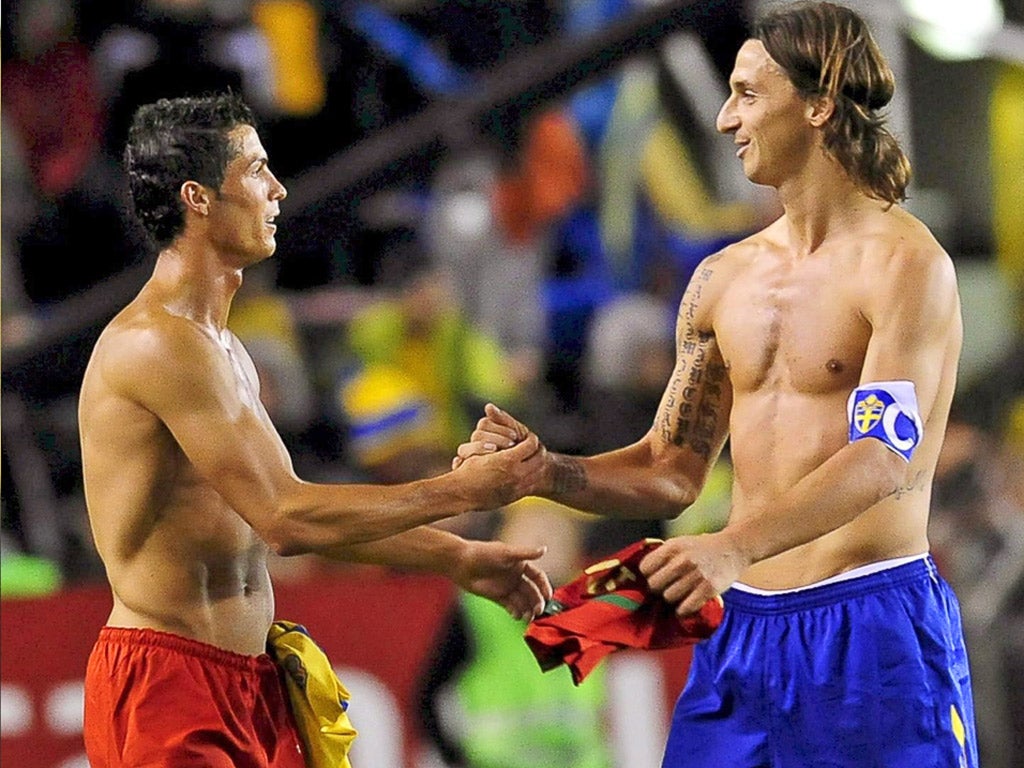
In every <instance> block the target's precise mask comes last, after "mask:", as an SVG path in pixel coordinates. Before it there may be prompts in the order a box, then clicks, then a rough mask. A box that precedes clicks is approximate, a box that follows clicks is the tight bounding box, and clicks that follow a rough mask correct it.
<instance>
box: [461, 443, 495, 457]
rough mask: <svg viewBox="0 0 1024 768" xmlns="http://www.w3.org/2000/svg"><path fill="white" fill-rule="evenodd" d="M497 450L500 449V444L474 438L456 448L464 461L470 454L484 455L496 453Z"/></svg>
mask: <svg viewBox="0 0 1024 768" xmlns="http://www.w3.org/2000/svg"><path fill="white" fill-rule="evenodd" d="M496 450H498V446H496V445H495V444H494V443H493V442H487V441H486V440H483V441H477V440H474V441H472V442H469V443H463V444H462V445H460V446H459V447H458V448H457V449H456V453H457V454H458V456H457V458H460V459H462V461H465V460H466V459H468V458H469V457H470V456H483V455H485V454H488V453H494V452H495V451H496Z"/></svg>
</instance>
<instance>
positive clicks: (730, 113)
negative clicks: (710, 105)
mask: <svg viewBox="0 0 1024 768" xmlns="http://www.w3.org/2000/svg"><path fill="white" fill-rule="evenodd" d="M734 98H735V97H733V96H730V97H729V98H728V99H726V100H725V103H724V104H723V105H722V108H721V109H720V110H718V117H717V118H715V128H716V129H718V132H719V133H732V132H733V131H735V130H736V129H737V128H739V120H738V119H737V117H736V111H735V110H734V109H733V101H734Z"/></svg>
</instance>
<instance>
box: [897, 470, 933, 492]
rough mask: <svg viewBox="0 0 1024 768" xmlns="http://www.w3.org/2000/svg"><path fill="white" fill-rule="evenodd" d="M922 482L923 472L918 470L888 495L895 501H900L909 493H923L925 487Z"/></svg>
mask: <svg viewBox="0 0 1024 768" xmlns="http://www.w3.org/2000/svg"><path fill="white" fill-rule="evenodd" d="M924 480H925V477H924V470H923V469H919V470H918V471H917V472H915V473H914V476H913V477H912V478H910V479H909V480H907V482H906V483H905V484H904V485H900V486H897V487H896V488H894V489H893V490H892V491H891V492H890V493H889V495H890V496H895V497H896V498H897V499H902V498H903V497H904V496H906V495H907V494H908V493H910V492H911V491H923V490H924V487H925V485H926V484H925V481H924Z"/></svg>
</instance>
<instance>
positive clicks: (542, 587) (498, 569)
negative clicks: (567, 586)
mask: <svg viewBox="0 0 1024 768" xmlns="http://www.w3.org/2000/svg"><path fill="white" fill-rule="evenodd" d="M545 549H546V548H545V547H513V546H511V545H509V544H505V543H504V542H500V541H471V542H468V549H467V551H466V554H465V556H464V557H462V558H461V559H460V561H459V563H458V564H457V565H456V567H455V571H454V573H453V574H452V580H453V581H454V582H455V583H456V584H458V585H459V586H460V587H462V589H464V590H466V591H467V592H472V593H473V594H474V595H479V596H480V597H486V598H487V599H488V600H493V601H494V602H495V603H497V604H498V605H500V606H502V607H503V608H504V609H505V610H506V611H508V612H509V614H511V615H512V616H513V617H514V618H516V619H529V618H533V617H534V616H536V615H537V614H539V613H540V612H541V611H542V610H544V603H545V602H546V601H547V600H549V599H550V598H551V582H550V581H549V580H548V577H547V574H545V573H544V571H542V570H541V569H540V568H538V567H537V565H536V564H535V563H534V562H532V561H534V560H536V559H538V558H539V557H541V556H542V555H543V554H544V552H545Z"/></svg>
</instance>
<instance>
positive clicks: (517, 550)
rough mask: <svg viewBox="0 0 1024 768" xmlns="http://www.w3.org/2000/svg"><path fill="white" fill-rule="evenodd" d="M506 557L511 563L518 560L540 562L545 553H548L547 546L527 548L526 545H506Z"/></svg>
mask: <svg viewBox="0 0 1024 768" xmlns="http://www.w3.org/2000/svg"><path fill="white" fill-rule="evenodd" d="M505 546H506V547H507V549H506V550H505V557H506V559H507V560H508V561H509V562H514V561H516V560H539V559H540V558H542V557H544V553H545V552H547V551H548V548H547V547H546V546H543V545H541V546H537V547H527V546H525V545H520V546H512V545H511V544H506V545H505Z"/></svg>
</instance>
